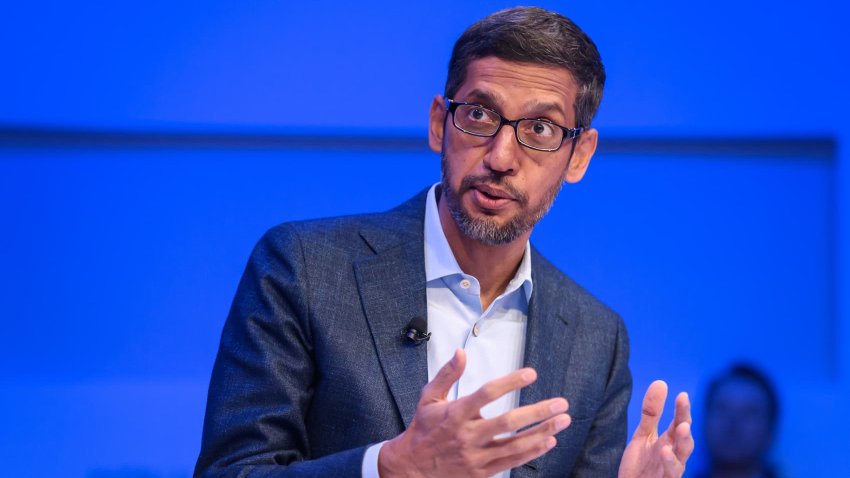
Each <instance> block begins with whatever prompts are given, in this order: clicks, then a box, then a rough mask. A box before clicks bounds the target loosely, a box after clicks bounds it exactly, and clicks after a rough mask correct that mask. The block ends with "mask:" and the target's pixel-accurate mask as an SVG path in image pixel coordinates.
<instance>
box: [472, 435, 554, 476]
mask: <svg viewBox="0 0 850 478" xmlns="http://www.w3.org/2000/svg"><path fill="white" fill-rule="evenodd" d="M557 443H558V440H556V439H555V437H553V436H546V437H545V438H543V439H542V440H538V441H536V442H534V443H532V444H531V445H530V446H528V447H527V448H526V449H525V450H524V451H522V452H520V453H516V454H512V455H507V456H501V457H499V458H496V459H494V460H492V461H490V462H489V463H487V464H486V465H484V467H483V470H482V471H483V474H484V475H485V476H493V475H495V474H497V473H499V472H500V471H504V470H510V469H511V468H516V467H518V466H522V465H524V464H526V463H528V462H529V461H531V460H533V459H535V458H538V457H540V456H543V455H544V454H545V453H546V452H547V451H549V450H551V449H552V448H555V445H556V444H557Z"/></svg>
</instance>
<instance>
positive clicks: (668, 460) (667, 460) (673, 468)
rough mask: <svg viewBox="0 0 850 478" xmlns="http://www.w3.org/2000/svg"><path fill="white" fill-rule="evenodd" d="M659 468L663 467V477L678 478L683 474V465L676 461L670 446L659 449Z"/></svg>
mask: <svg viewBox="0 0 850 478" xmlns="http://www.w3.org/2000/svg"><path fill="white" fill-rule="evenodd" d="M661 466H663V467H664V476H665V477H675V478H678V477H681V476H682V475H684V474H685V464H684V463H682V462H680V461H679V460H677V459H676V455H675V454H674V453H673V448H672V447H671V446H670V445H664V447H663V448H661Z"/></svg>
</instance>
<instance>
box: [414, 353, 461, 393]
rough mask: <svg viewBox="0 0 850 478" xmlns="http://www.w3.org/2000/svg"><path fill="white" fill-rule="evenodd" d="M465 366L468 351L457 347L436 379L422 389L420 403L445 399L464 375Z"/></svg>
mask: <svg viewBox="0 0 850 478" xmlns="http://www.w3.org/2000/svg"><path fill="white" fill-rule="evenodd" d="M464 368H466V352H464V351H463V349H457V350H455V353H454V355H452V358H451V360H449V361H448V362H446V364H445V365H443V367H442V368H440V371H439V372H437V375H435V376H434V379H433V380H431V381H430V382H429V383H428V384H427V385H425V388H423V389H422V397H421V398H420V399H419V405H425V404H427V403H432V402H437V401H441V400H445V399H446V397H447V396H448V395H449V390H451V388H452V385H454V383H455V382H457V381H458V379H460V376H461V375H463V370H464Z"/></svg>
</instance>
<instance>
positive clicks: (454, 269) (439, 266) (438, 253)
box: [425, 183, 533, 301]
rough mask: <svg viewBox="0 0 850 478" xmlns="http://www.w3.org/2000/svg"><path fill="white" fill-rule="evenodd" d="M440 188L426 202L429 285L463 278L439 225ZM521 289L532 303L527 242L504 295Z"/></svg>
mask: <svg viewBox="0 0 850 478" xmlns="http://www.w3.org/2000/svg"><path fill="white" fill-rule="evenodd" d="M438 185H439V183H437V184H434V185H433V186H431V189H429V190H428V198H427V199H426V201H425V280H426V281H427V282H431V281H432V280H436V279H442V278H443V277H447V276H452V275H455V274H463V271H462V270H461V268H460V266H459V265H458V263H457V259H455V256H454V253H452V249H451V247H449V241H448V239H446V234H445V232H443V226H442V224H441V223H440V214H439V212H438V211H437V193H436V189H437V186H438ZM520 286H521V287H522V288H523V292H525V299H526V300H527V301H528V300H531V291H532V288H533V287H532V286H533V284H532V282H531V245H530V244H529V242H528V241H525V253H523V255H522V261H520V263H519V268H518V269H517V271H516V274H515V275H514V278H513V279H511V281H510V283H509V284H508V287H507V289H506V291H505V292H510V291H511V290H513V289H516V288H519V287H520Z"/></svg>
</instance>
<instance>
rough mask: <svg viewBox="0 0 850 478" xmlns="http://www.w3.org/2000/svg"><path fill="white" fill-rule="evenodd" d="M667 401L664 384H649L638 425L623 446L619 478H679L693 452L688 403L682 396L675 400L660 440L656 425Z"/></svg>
mask: <svg viewBox="0 0 850 478" xmlns="http://www.w3.org/2000/svg"><path fill="white" fill-rule="evenodd" d="M666 400H667V384H666V383H664V382H662V381H661V380H657V381H655V382H652V384H651V385H650V386H649V388H648V389H647V390H646V395H644V397H643V409H642V410H641V416H640V424H638V427H637V430H635V434H634V435H633V436H632V441H630V442H629V444H628V446H626V450H625V452H624V453H623V460H622V461H621V462H620V472H619V475H618V476H619V478H632V477H634V478H638V477H639V478H679V477H681V476H682V475H683V474H684V473H685V463H686V462H687V461H688V457H690V456H691V452H693V451H694V438H693V436H692V435H691V402H690V401H689V400H688V395H687V394H686V393H685V392H682V393H680V394H679V395H678V396H677V397H676V411H675V412H674V415H673V421H672V422H670V426H669V427H668V428H667V431H665V432H664V433H663V434H662V435H661V436H659V435H658V422H659V421H661V412H662V411H663V410H664V402H665V401H666Z"/></svg>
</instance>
